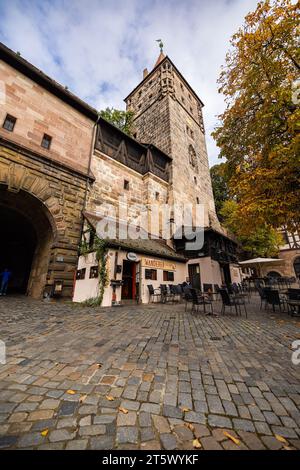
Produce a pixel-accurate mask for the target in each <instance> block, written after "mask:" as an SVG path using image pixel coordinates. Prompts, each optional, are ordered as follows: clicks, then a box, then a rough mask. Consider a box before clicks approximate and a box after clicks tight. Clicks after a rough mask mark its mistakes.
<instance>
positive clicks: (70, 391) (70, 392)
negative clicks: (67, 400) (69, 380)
mask: <svg viewBox="0 0 300 470" xmlns="http://www.w3.org/2000/svg"><path fill="white" fill-rule="evenodd" d="M66 393H68V394H69V395H75V393H76V392H75V391H74V390H67V392H66Z"/></svg>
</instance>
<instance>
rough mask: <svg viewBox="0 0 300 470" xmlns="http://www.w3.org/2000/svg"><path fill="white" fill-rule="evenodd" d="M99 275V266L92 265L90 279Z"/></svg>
mask: <svg viewBox="0 0 300 470" xmlns="http://www.w3.org/2000/svg"><path fill="white" fill-rule="evenodd" d="M97 277H98V266H92V267H91V268H90V279H95V278H97Z"/></svg>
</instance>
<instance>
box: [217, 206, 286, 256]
mask: <svg viewBox="0 0 300 470" xmlns="http://www.w3.org/2000/svg"><path fill="white" fill-rule="evenodd" d="M220 212H221V216H222V218H223V223H224V225H225V227H226V228H228V230H230V231H231V232H232V233H233V234H235V235H236V237H237V239H238V241H239V242H240V243H241V246H242V248H243V250H245V251H246V252H247V253H249V256H250V257H257V256H261V257H273V256H277V255H278V251H279V247H280V245H282V244H283V240H282V236H281V234H280V233H279V232H278V231H277V230H276V229H274V228H272V227H270V226H269V225H267V224H266V223H262V224H259V225H258V224H257V223H256V221H255V220H251V221H250V220H248V224H249V229H248V230H246V231H245V230H243V227H244V224H245V222H244V221H243V220H241V215H240V213H239V210H238V203H237V202H236V201H234V200H232V199H231V200H227V201H225V202H224V203H223V206H222V209H221V211H220Z"/></svg>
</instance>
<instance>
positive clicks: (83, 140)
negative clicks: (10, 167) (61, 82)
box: [0, 61, 93, 173]
mask: <svg viewBox="0 0 300 470" xmlns="http://www.w3.org/2000/svg"><path fill="white" fill-rule="evenodd" d="M1 82H2V87H1V90H0V91H1V100H2V101H4V102H1V106H0V136H1V137H3V138H6V139H10V140H13V141H14V142H15V143H18V144H20V145H23V146H25V147H27V148H28V149H31V150H33V151H35V152H39V153H40V154H41V155H44V156H45V157H47V158H51V159H52V160H54V161H57V162H60V163H63V164H65V165H67V166H69V167H70V168H73V169H76V170H78V171H82V172H84V173H86V172H87V168H88V161H89V155H90V146H91V139H92V129H93V121H92V120H90V119H89V118H87V117H85V116H84V115H82V114H81V113H80V112H79V111H77V110H75V109H74V108H72V107H71V106H69V105H68V104H66V103H64V102H63V101H61V100H60V99H59V98H57V97H56V96H54V95H52V94H51V93H49V92H48V91H47V90H45V89H44V88H42V87H41V86H39V85H38V84H36V83H35V82H33V81H32V80H30V79H29V78H28V77H25V76H24V75H22V74H21V73H20V72H19V71H17V70H15V69H14V68H12V67H11V66H9V65H8V64H6V63H5V62H3V61H0V83H1ZM6 114H11V115H12V116H14V117H15V118H17V121H16V124H15V128H14V131H13V132H9V131H7V130H5V129H3V127H2V125H3V122H4V119H5V116H6ZM44 133H45V134H48V135H50V136H51V137H52V142H51V146H50V150H46V149H44V148H43V147H41V142H42V138H43V135H44Z"/></svg>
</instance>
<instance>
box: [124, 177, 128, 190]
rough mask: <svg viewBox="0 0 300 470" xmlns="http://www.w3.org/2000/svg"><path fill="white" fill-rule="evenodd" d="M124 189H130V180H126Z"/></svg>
mask: <svg viewBox="0 0 300 470" xmlns="http://www.w3.org/2000/svg"><path fill="white" fill-rule="evenodd" d="M124 189H126V191H129V181H128V180H124Z"/></svg>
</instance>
